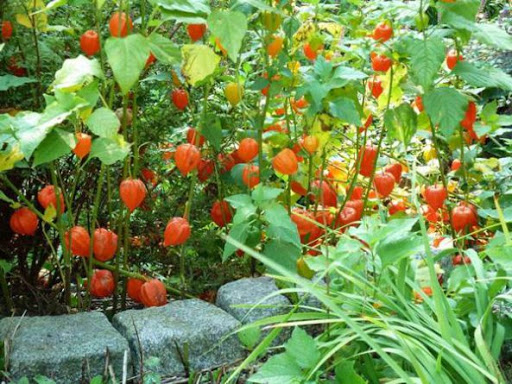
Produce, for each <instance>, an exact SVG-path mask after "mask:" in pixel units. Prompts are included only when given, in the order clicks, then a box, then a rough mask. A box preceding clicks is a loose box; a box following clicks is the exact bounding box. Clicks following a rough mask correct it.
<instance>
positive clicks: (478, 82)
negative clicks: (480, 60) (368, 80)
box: [452, 61, 512, 91]
mask: <svg viewBox="0 0 512 384" xmlns="http://www.w3.org/2000/svg"><path fill="white" fill-rule="evenodd" d="M452 73H453V74H455V75H458V76H460V77H461V78H462V79H464V81H466V82H467V83H468V84H469V85H472V86H473V87H486V88H491V87H496V88H501V89H504V90H507V91H512V77H511V76H510V75H507V74H506V73H505V72H503V71H502V70H501V69H498V68H494V67H491V66H489V65H484V66H482V67H477V66H476V65H475V64H473V63H470V62H467V61H460V62H459V63H457V65H456V66H455V68H454V69H453V70H452Z"/></svg>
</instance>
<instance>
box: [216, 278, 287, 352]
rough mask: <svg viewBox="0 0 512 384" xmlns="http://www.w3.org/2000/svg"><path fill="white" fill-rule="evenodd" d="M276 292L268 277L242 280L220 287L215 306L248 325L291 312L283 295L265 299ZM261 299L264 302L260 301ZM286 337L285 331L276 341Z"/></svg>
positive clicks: (274, 285)
mask: <svg viewBox="0 0 512 384" xmlns="http://www.w3.org/2000/svg"><path fill="white" fill-rule="evenodd" d="M277 291H278V289H277V286H276V284H275V282H274V280H273V279H271V278H270V277H258V278H244V279H240V280H237V281H233V282H231V283H227V284H225V285H223V286H222V287H220V289H219V291H218V293H217V302H216V304H217V305H218V306H219V307H220V308H222V309H224V310H225V311H226V312H228V313H230V314H231V315H233V316H234V317H235V318H236V319H238V320H240V321H241V322H242V323H243V324H248V323H252V322H254V321H256V320H261V319H264V318H267V317H271V316H277V315H282V314H286V313H288V312H289V311H290V310H291V307H290V302H289V301H288V299H287V298H286V297H285V296H283V295H275V296H271V297H269V298H267V299H265V298H266V297H267V296H269V295H272V294H275V293H276V292H277ZM263 299H265V300H264V301H262V300H263ZM260 301H261V303H260ZM256 305H258V306H256ZM255 306H256V307H255ZM288 336H289V332H288V330H286V329H285V331H283V332H282V333H281V336H280V337H279V339H278V340H277V341H278V342H282V341H284V340H285V339H286V338H287V337H288Z"/></svg>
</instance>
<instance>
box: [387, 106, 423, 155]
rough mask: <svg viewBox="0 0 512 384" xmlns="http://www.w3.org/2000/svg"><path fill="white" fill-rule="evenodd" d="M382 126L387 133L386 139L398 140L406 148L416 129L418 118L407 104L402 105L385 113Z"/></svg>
mask: <svg viewBox="0 0 512 384" xmlns="http://www.w3.org/2000/svg"><path fill="white" fill-rule="evenodd" d="M384 124H385V125H386V129H387V131H388V138H393V139H397V140H400V141H401V142H402V144H403V145H404V146H405V147H407V146H408V145H409V143H410V142H411V139H412V137H413V136H414V134H415V133H416V130H417V129H418V117H417V115H416V112H414V109H412V107H411V106H410V105H409V104H408V103H403V104H401V105H400V106H398V107H397V108H395V109H389V110H388V111H387V112H386V114H385V115H384Z"/></svg>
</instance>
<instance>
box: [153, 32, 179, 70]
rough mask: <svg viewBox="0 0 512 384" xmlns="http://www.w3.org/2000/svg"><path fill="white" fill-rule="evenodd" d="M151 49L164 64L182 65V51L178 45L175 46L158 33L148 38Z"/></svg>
mask: <svg viewBox="0 0 512 384" xmlns="http://www.w3.org/2000/svg"><path fill="white" fill-rule="evenodd" d="M148 44H149V49H150V50H151V52H152V53H153V55H155V57H156V58H157V59H158V61H160V62H162V63H163V64H172V65H176V64H180V62H181V51H180V49H179V47H178V46H176V44H174V43H173V42H172V41H171V40H169V39H168V38H166V37H164V36H162V35H159V34H158V33H152V34H151V35H149V37H148Z"/></svg>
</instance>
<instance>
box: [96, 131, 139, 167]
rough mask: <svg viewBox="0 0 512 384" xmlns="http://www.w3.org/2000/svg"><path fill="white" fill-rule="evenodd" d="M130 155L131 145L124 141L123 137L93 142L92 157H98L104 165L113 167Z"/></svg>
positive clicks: (104, 138) (118, 136)
mask: <svg viewBox="0 0 512 384" xmlns="http://www.w3.org/2000/svg"><path fill="white" fill-rule="evenodd" d="M129 153H130V144H128V143H127V142H125V141H124V139H123V136H122V135H117V136H116V137H115V138H114V139H111V138H106V137H100V138H98V139H96V140H94V141H93V143H92V148H91V153H90V155H89V156H90V157H97V158H99V159H100V161H101V162H102V163H103V164H106V165H112V164H114V163H116V162H118V161H121V160H123V159H124V158H125V157H126V156H128V154H129Z"/></svg>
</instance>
